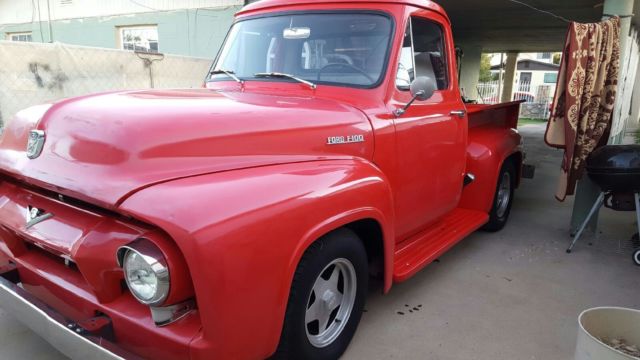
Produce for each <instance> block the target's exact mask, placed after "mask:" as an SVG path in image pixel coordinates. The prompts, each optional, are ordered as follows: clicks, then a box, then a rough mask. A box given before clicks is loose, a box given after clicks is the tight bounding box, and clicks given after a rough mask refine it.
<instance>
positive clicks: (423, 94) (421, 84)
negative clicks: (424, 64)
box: [409, 76, 438, 101]
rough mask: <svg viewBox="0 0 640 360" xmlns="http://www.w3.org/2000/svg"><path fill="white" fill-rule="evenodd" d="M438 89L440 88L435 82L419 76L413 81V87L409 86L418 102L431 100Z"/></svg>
mask: <svg viewBox="0 0 640 360" xmlns="http://www.w3.org/2000/svg"><path fill="white" fill-rule="evenodd" d="M437 89H438V86H437V85H436V82H435V80H433V79H432V78H430V77H428V76H418V77H417V78H416V79H415V80H413V82H412V83H411V86H409V90H410V91H411V95H413V97H414V98H415V99H416V100H420V101H425V100H428V99H429V98H431V97H432V96H433V93H434V92H436V90H437Z"/></svg>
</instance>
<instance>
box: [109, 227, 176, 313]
mask: <svg viewBox="0 0 640 360" xmlns="http://www.w3.org/2000/svg"><path fill="white" fill-rule="evenodd" d="M118 263H119V264H120V266H122V270H123V271H124V278H125V281H126V282H127V286H128V287H129V290H130V291H131V294H133V296H135V298H136V299H138V301H140V302H141V303H143V304H146V305H150V306H157V305H162V303H163V302H164V301H165V300H166V299H167V296H168V295H169V284H170V280H169V268H168V266H167V262H166V260H165V258H164V256H163V255H162V252H161V251H160V249H158V248H157V247H156V246H155V245H154V244H152V243H151V242H150V241H148V240H145V239H139V240H136V241H134V242H133V243H131V244H130V245H128V246H123V247H121V248H120V249H118Z"/></svg>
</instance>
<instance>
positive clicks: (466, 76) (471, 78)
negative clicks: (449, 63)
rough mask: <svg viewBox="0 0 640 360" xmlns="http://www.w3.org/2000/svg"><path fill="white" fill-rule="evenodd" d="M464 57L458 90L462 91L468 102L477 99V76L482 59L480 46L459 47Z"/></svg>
mask: <svg viewBox="0 0 640 360" xmlns="http://www.w3.org/2000/svg"><path fill="white" fill-rule="evenodd" d="M460 47H461V48H462V51H464V57H463V58H462V61H461V64H460V65H461V66H462V71H461V73H460V88H461V89H464V96H465V97H466V98H467V99H470V100H477V99H478V80H479V77H478V74H479V73H480V62H481V59H482V46H477V45H467V44H464V45H461V46H460Z"/></svg>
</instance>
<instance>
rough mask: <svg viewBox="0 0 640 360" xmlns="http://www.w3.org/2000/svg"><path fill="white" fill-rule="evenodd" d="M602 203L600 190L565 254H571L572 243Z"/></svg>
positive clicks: (576, 240) (574, 242)
mask: <svg viewBox="0 0 640 360" xmlns="http://www.w3.org/2000/svg"><path fill="white" fill-rule="evenodd" d="M637 199H638V195H637V194H636V202H637ZM602 205H604V193H603V192H600V195H598V198H597V199H596V202H595V203H594V204H593V206H592V207H591V210H590V211H589V215H587V218H586V219H584V221H583V222H582V225H580V227H579V228H578V231H577V232H576V235H575V236H574V237H573V240H572V241H571V244H570V245H569V248H568V249H567V254H571V250H573V247H574V245H575V244H576V242H578V239H579V238H580V236H581V235H582V232H583V231H584V229H585V228H586V227H587V225H588V224H589V221H591V218H592V217H593V215H595V214H597V213H598V211H599V210H600V208H601V207H602ZM638 216H640V215H638Z"/></svg>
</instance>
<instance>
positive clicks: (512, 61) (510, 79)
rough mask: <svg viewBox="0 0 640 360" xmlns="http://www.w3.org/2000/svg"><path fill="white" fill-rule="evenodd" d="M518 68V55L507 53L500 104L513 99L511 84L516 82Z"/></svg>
mask: <svg viewBox="0 0 640 360" xmlns="http://www.w3.org/2000/svg"><path fill="white" fill-rule="evenodd" d="M517 67H518V53H517V52H508V53H507V65H506V69H505V72H504V90H503V91H502V99H500V100H501V101H502V102H507V101H511V100H512V99H513V84H514V83H515V81H516V69H517Z"/></svg>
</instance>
